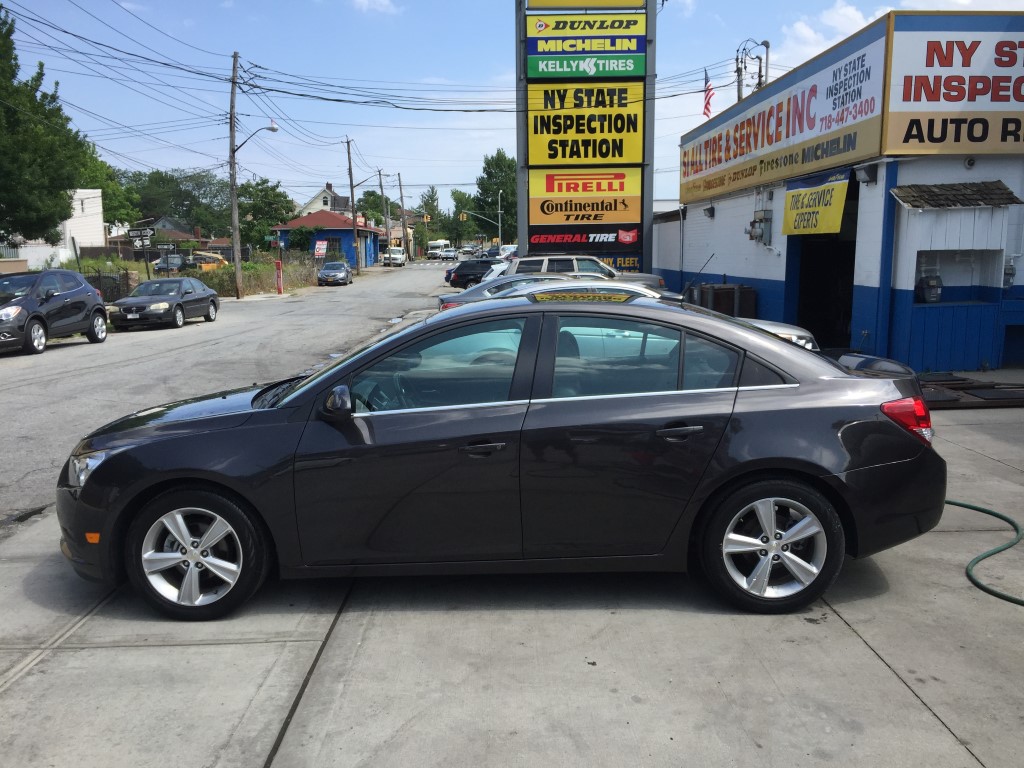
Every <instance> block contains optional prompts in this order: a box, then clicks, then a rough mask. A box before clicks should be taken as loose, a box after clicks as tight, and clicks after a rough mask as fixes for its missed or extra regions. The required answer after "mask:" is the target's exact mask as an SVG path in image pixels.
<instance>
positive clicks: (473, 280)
mask: <svg viewBox="0 0 1024 768" xmlns="http://www.w3.org/2000/svg"><path fill="white" fill-rule="evenodd" d="M474 285H480V281H479V280H477V279H476V278H471V279H469V280H467V281H466V288H467V289H468V288H472V287H473V286H474Z"/></svg>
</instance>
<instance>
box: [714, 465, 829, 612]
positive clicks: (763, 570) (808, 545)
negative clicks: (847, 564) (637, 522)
mask: <svg viewBox="0 0 1024 768" xmlns="http://www.w3.org/2000/svg"><path fill="white" fill-rule="evenodd" d="M700 537H701V538H700V546H701V561H702V566H703V570H704V575H705V576H706V577H707V580H708V582H709V583H710V585H711V587H712V589H714V590H715V592H717V593H718V595H719V596H720V597H722V598H723V599H725V600H726V601H728V602H730V603H732V604H733V605H735V606H737V607H739V608H742V609H744V610H747V611H752V612H755V613H787V612H789V611H794V610H798V609H800V608H805V607H806V606H808V605H810V604H811V603H813V602H814V601H815V600H817V599H818V598H819V597H821V596H822V595H823V594H824V593H825V590H826V589H828V588H829V586H831V584H832V582H833V581H835V579H836V576H838V575H839V569H840V567H841V566H842V564H843V557H844V555H845V549H846V546H845V543H846V539H845V536H844V533H843V526H842V522H841V521H840V519H839V515H838V513H837V512H836V510H835V507H834V506H833V505H832V503H831V502H830V501H829V500H828V499H826V498H825V497H824V496H823V495H822V494H821V493H819V492H818V491H816V490H815V489H813V488H811V487H810V486H808V485H805V484H804V483H801V482H797V481H795V480H788V479H787V480H762V481H758V482H754V483H751V484H749V485H746V486H743V487H741V488H738V489H737V490H735V491H733V492H731V493H729V494H728V495H727V496H726V497H725V498H723V499H722V500H721V501H720V502H719V503H718V504H717V505H716V506H715V508H714V510H713V511H712V512H711V514H710V515H709V516H708V518H707V519H706V521H705V524H704V525H703V526H702V527H701V534H700Z"/></svg>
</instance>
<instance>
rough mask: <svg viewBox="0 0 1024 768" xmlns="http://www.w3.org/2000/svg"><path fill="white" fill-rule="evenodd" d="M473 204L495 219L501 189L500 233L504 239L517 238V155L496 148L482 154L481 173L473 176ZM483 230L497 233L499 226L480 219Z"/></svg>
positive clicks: (492, 235)
mask: <svg viewBox="0 0 1024 768" xmlns="http://www.w3.org/2000/svg"><path fill="white" fill-rule="evenodd" d="M476 188H477V194H476V208H477V210H479V211H480V212H481V213H482V214H483V215H484V216H486V217H487V218H489V219H494V220H495V221H498V201H499V195H498V193H499V192H501V195H500V199H501V212H502V213H501V236H502V238H504V240H505V241H506V242H513V241H514V240H515V239H516V232H517V231H518V229H517V224H516V159H515V158H514V157H509V156H508V155H506V154H505V150H503V149H500V148H499V149H498V151H497V152H495V153H494V154H493V155H490V156H486V155H485V156H484V169H483V173H482V174H481V175H479V176H477V177H476ZM481 226H483V230H482V231H483V232H486V233H487V234H488V235H489V236H491V237H497V236H498V227H497V226H496V225H494V224H490V223H488V222H485V221H481Z"/></svg>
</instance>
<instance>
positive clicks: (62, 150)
mask: <svg viewBox="0 0 1024 768" xmlns="http://www.w3.org/2000/svg"><path fill="white" fill-rule="evenodd" d="M13 37H14V22H13V21H12V20H11V17H10V14H8V13H7V11H6V10H4V8H3V6H0V243H7V242H10V240H11V238H13V237H16V236H18V235H20V236H22V237H25V238H28V239H30V240H32V239H36V238H42V239H44V240H45V241H46V242H48V243H50V244H52V245H55V244H57V243H58V242H60V230H59V226H60V223H61V222H62V221H65V220H67V219H69V218H71V212H72V210H71V201H72V196H73V190H75V189H77V188H79V187H80V186H81V184H80V180H81V176H82V169H83V167H84V166H85V164H86V161H87V158H88V154H89V144H88V142H86V141H85V139H84V138H82V136H81V135H80V134H79V133H78V131H75V130H72V129H71V127H70V122H71V121H70V118H68V116H67V115H65V114H64V110H63V109H61V106H60V100H59V98H58V96H57V84H56V83H54V86H53V92H52V93H47V92H46V91H44V90H43V77H44V75H43V65H42V64H41V63H40V64H39V65H38V66H37V67H36V71H35V74H33V75H32V76H31V77H29V78H27V79H24V80H21V79H19V77H18V74H19V69H20V68H19V66H18V57H17V54H16V53H15V49H14V39H13Z"/></svg>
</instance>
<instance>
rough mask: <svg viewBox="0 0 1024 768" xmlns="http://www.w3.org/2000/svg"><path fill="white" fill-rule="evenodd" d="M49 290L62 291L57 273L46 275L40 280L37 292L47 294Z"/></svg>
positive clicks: (42, 294) (41, 294)
mask: <svg viewBox="0 0 1024 768" xmlns="http://www.w3.org/2000/svg"><path fill="white" fill-rule="evenodd" d="M47 291H53V292H54V293H60V283H59V282H58V281H57V276H56V275H44V276H43V279H42V280H40V281H39V288H38V289H37V293H38V294H39V295H40V296H45V295H46V292H47Z"/></svg>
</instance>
